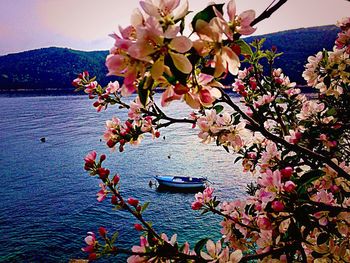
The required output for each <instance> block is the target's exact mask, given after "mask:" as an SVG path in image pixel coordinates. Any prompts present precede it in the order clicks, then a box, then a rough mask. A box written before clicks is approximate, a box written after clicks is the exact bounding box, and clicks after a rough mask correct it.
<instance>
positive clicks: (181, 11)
mask: <svg viewBox="0 0 350 263" xmlns="http://www.w3.org/2000/svg"><path fill="white" fill-rule="evenodd" d="M187 13H188V0H186V1H185V3H184V4H183V5H181V6H180V8H179V9H178V10H177V14H176V15H175V16H174V21H176V20H178V19H181V18H183V17H184V16H186V15H187Z"/></svg>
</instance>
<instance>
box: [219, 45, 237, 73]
mask: <svg viewBox="0 0 350 263" xmlns="http://www.w3.org/2000/svg"><path fill="white" fill-rule="evenodd" d="M222 57H223V59H224V60H225V61H226V62H227V64H228V71H229V72H230V73H231V74H233V75H237V74H238V69H239V66H240V65H241V63H240V61H239V57H238V56H237V54H236V53H235V52H233V50H232V49H230V48H229V47H223V48H222Z"/></svg>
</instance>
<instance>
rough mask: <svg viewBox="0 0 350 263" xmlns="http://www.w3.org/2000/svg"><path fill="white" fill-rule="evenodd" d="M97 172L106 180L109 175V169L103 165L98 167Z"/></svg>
mask: <svg viewBox="0 0 350 263" xmlns="http://www.w3.org/2000/svg"><path fill="white" fill-rule="evenodd" d="M97 174H98V175H99V176H100V178H101V180H106V179H107V177H108V175H109V170H108V169H106V168H103V167H100V168H98V169H97Z"/></svg>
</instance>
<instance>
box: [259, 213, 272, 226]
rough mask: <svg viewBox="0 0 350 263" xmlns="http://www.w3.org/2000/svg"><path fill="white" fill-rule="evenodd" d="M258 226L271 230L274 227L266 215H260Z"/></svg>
mask: <svg viewBox="0 0 350 263" xmlns="http://www.w3.org/2000/svg"><path fill="white" fill-rule="evenodd" d="M256 223H257V225H258V227H259V228H260V229H262V230H270V229H271V227H272V224H271V221H270V220H269V219H268V218H267V217H266V216H263V215H261V216H258V218H257V221H256Z"/></svg>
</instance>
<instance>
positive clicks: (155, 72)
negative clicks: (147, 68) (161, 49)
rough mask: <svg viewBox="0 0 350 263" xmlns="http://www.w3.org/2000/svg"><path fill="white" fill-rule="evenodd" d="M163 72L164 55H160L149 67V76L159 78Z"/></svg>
mask: <svg viewBox="0 0 350 263" xmlns="http://www.w3.org/2000/svg"><path fill="white" fill-rule="evenodd" d="M163 72H164V57H160V58H159V59H158V60H157V61H156V62H154V64H153V66H152V69H151V76H152V78H153V79H154V80H157V79H159V78H160V77H161V76H162V75H163Z"/></svg>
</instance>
